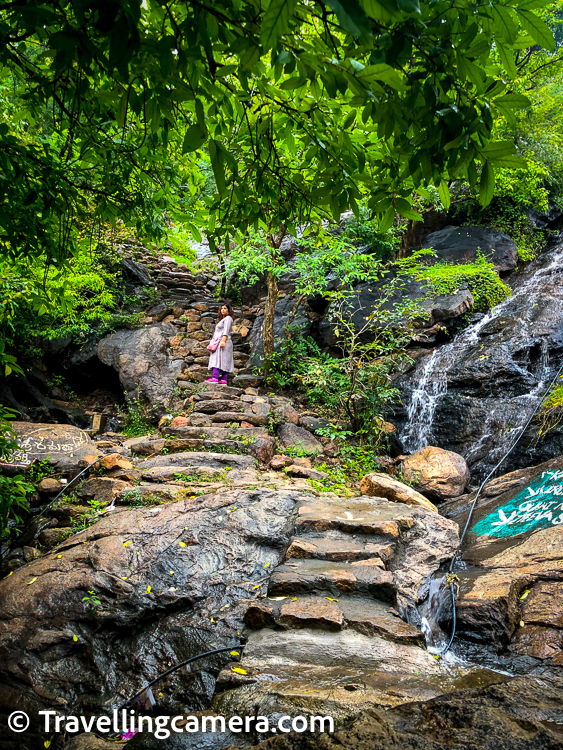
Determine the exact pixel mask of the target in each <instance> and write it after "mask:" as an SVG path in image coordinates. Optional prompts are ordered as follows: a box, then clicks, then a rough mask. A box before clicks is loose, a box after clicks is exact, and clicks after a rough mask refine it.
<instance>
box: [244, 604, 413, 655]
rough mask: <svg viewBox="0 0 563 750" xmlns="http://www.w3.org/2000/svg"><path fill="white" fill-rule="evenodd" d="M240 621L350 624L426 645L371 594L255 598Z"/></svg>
mask: <svg viewBox="0 0 563 750" xmlns="http://www.w3.org/2000/svg"><path fill="white" fill-rule="evenodd" d="M244 622H245V624H246V625H247V626H248V627H249V628H251V629H253V630H256V629H260V628H263V627H276V626H277V627H282V628H285V629H288V630H295V629H299V628H315V629H320V630H331V631H336V630H342V629H344V628H351V629H352V630H356V631H357V632H358V633H362V634H363V635H367V636H369V637H372V636H378V637H382V638H384V639H385V640H389V641H393V642H395V643H407V644H411V645H414V646H420V647H421V648H426V641H425V639H424V634H423V633H422V632H421V631H420V630H418V629H417V628H415V627H414V626H413V625H409V624H408V623H406V622H403V620H401V618H400V617H399V616H398V615H397V614H394V613H393V612H391V611H389V604H388V603H385V602H382V601H379V600H378V599H373V598H371V597H370V598H367V597H361V596H355V597H354V596H340V597H338V600H337V601H333V600H332V598H326V597H318V596H297V597H290V596H284V597H275V598H264V599H257V600H256V601H254V602H252V604H250V606H249V607H248V609H247V610H246V613H245V615H244Z"/></svg>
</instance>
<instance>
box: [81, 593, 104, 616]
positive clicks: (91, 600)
mask: <svg viewBox="0 0 563 750" xmlns="http://www.w3.org/2000/svg"><path fill="white" fill-rule="evenodd" d="M82 601H83V602H87V603H88V604H90V605H91V607H92V614H97V612H98V610H99V608H100V607H101V606H102V602H101V599H100V598H99V597H98V595H97V594H96V592H95V591H88V594H87V595H86V596H83V597H82Z"/></svg>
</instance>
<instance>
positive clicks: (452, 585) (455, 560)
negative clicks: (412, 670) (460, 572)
mask: <svg viewBox="0 0 563 750" xmlns="http://www.w3.org/2000/svg"><path fill="white" fill-rule="evenodd" d="M562 372H563V364H562V365H561V367H560V368H559V370H557V373H556V375H555V377H554V378H553V379H552V380H551V382H550V383H549V385H548V386H547V388H546V389H545V391H544V393H543V395H542V397H541V398H540V400H539V401H538V403H537V404H536V406H535V408H534V411H533V412H532V415H531V416H530V418H529V419H528V421H527V422H526V424H525V425H524V427H523V428H522V429H521V430H520V433H519V435H518V437H517V438H516V440H515V441H514V443H513V444H512V445H511V447H510V448H509V449H508V450H507V451H506V453H505V454H504V455H503V457H502V458H501V459H500V461H499V462H498V463H497V464H496V466H494V467H493V468H492V469H491V471H490V472H489V473H488V474H487V476H486V477H485V479H484V480H483V481H482V482H481V485H480V486H479V489H478V490H477V494H476V495H475V498H474V499H473V502H472V503H471V507H470V508H469V515H468V516H467V521H466V522H465V526H464V527H463V531H462V533H461V536H460V538H459V544H458V545H457V549H456V551H455V554H454V556H453V557H452V560H451V563H450V567H449V573H450V574H452V573H453V571H454V569H455V566H456V564H457V563H458V562H459V560H458V555H459V553H460V551H461V546H462V544H463V540H464V539H465V535H466V534H467V530H468V529H469V524H470V523H471V519H472V517H473V511H474V510H475V507H476V505H477V500H478V499H479V496H480V495H481V492H482V491H483V488H484V487H485V485H486V484H487V482H488V481H489V479H490V478H491V477H492V476H493V474H494V473H495V472H496V471H497V469H499V468H500V466H501V465H502V464H503V463H504V461H505V459H506V458H508V456H509V455H510V454H511V453H512V451H513V450H514V448H516V446H517V445H518V443H519V442H520V439H521V438H522V437H523V435H524V433H525V432H526V430H527V429H528V427H529V426H530V424H531V422H532V420H533V418H534V417H535V416H536V414H537V413H538V411H539V409H540V406H541V405H542V404H543V402H544V400H545V397H546V396H547V394H548V393H549V391H550V390H551V388H552V386H553V384H554V383H555V381H556V380H557V378H558V377H559V376H560V375H561V373H562ZM449 585H450V591H451V594H452V605H453V626H452V636H451V638H450V641H449V643H448V645H447V646H446V647H445V648H444V649H442V651H440V656H443V655H444V654H446V653H447V652H448V651H449V650H450V647H451V645H452V643H453V640H454V638H455V632H456V626H457V618H456V609H455V603H456V593H455V589H456V584H455V583H453V582H452V581H450V583H449Z"/></svg>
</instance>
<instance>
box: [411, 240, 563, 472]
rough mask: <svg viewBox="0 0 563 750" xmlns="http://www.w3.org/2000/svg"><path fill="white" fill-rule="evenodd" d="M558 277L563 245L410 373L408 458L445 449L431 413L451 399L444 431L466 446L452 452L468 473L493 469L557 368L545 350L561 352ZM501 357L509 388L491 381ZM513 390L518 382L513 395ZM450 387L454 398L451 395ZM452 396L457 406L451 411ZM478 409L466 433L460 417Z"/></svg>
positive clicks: (562, 305) (562, 297)
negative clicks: (419, 452)
mask: <svg viewBox="0 0 563 750" xmlns="http://www.w3.org/2000/svg"><path fill="white" fill-rule="evenodd" d="M562 273H563V246H562V245H558V246H557V247H556V248H555V249H554V250H553V251H551V252H550V253H548V254H545V255H544V256H542V257H541V258H538V259H537V260H536V261H534V263H533V264H531V266H530V268H529V269H528V270H527V271H526V272H525V273H524V274H523V275H522V277H521V278H520V279H519V280H518V282H517V285H516V288H515V290H514V292H513V294H512V296H511V297H509V298H508V299H506V300H505V301H504V302H502V303H501V304H499V305H497V306H496V307H495V308H493V309H492V310H490V311H489V312H488V313H487V314H486V315H484V316H483V317H482V318H481V319H480V320H479V321H478V322H476V323H474V324H473V325H471V326H469V327H468V328H466V329H465V330H464V331H462V332H461V333H460V334H459V335H458V336H456V338H455V339H453V340H452V341H451V342H450V343H448V344H446V345H444V346H441V347H438V348H436V349H435V350H434V351H433V352H432V354H431V355H429V356H428V357H427V358H426V359H425V361H424V362H421V363H420V364H419V365H418V366H417V367H416V369H415V370H414V372H413V374H412V376H411V377H410V382H407V384H406V387H405V388H404V391H406V393H405V396H406V398H405V401H406V413H407V419H406V421H405V423H404V426H403V428H402V430H401V432H400V438H401V441H402V443H403V445H404V447H405V449H406V450H407V451H409V452H413V451H416V450H419V449H420V448H423V447H425V446H426V445H430V444H433V445H438V446H441V447H445V448H450V447H451V445H449V444H447V442H446V441H445V440H442V441H440V437H439V436H437V435H436V433H437V432H439V431H440V430H442V431H443V424H442V422H443V419H442V421H441V422H440V421H437V419H438V417H439V413H437V412H440V407H441V406H443V405H444V403H445V400H446V399H447V398H449V399H450V407H449V411H448V415H447V416H448V419H449V420H450V426H452V425H453V426H454V427H455V428H456V429H454V430H450V434H451V433H452V432H454V434H456V435H457V434H463V436H464V440H465V442H463V441H462V440H461V439H460V441H459V443H460V444H461V446H462V447H461V449H460V448H459V447H457V450H458V452H461V453H463V454H464V456H465V457H466V459H467V460H468V463H469V464H470V466H471V465H472V464H475V463H477V462H479V466H480V467H481V466H483V469H484V468H485V464H491V465H492V464H493V462H494V461H495V459H496V458H497V457H498V456H500V455H501V454H502V451H503V450H505V449H506V447H507V446H508V445H510V444H511V442H512V438H513V436H514V435H515V434H516V432H517V431H518V430H519V429H520V428H521V427H522V426H523V425H524V424H525V421H526V419H527V415H529V414H530V413H531V411H532V410H533V409H534V406H535V405H536V404H537V399H538V398H539V397H540V396H541V394H542V393H543V392H544V389H545V384H546V383H547V382H548V379H549V375H550V371H551V370H552V369H553V367H554V366H555V364H554V363H550V347H551V348H554V347H555V348H558V349H560V348H561V345H560V344H559V343H558V342H559V341H560V340H562V339H563V336H562V332H563V285H562V284H561V278H560V275H561V274H562ZM554 342H555V343H554ZM532 352H534V354H533V357H532V354H531V353H532ZM505 355H506V356H505ZM503 358H504V359H505V360H506V361H508V360H509V366H510V370H508V369H507V370H506V371H505V372H503V373H502V374H503V375H504V376H506V375H507V373H508V376H509V377H505V380H506V381H507V382H508V385H506V384H505V382H501V379H500V378H499V377H497V375H496V373H497V372H498V371H499V368H501V369H502V367H503V361H504V359H503ZM490 362H494V364H495V366H496V368H497V370H496V371H495V369H494V368H492V369H491V371H490V373H487V371H486V369H485V365H486V363H490ZM460 363H462V364H461V365H460ZM467 363H469V364H467ZM499 363H500V364H499ZM464 366H465V370H463V367H464ZM507 367H508V366H507ZM460 370H461V371H460ZM483 373H484V374H483ZM472 378H473V381H472V380H471V379H472ZM452 383H453V386H452ZM512 383H516V385H515V386H514V388H513V387H512ZM452 387H454V389H456V390H455V393H451V392H450V391H451V389H452ZM409 391H410V393H409ZM513 391H514V392H513ZM454 395H455V397H456V398H457V399H458V401H457V402H455V403H454V404H453V408H452V405H451V402H452V399H453V397H454ZM407 399H408V400H407ZM477 403H479V404H480V407H481V412H480V417H479V419H478V420H477V424H475V420H474V424H472V425H471V429H467V428H466V426H465V425H464V424H463V415H464V414H465V413H467V410H468V408H469V406H470V405H472V404H477ZM458 404H459V406H457V405H458ZM483 404H486V408H485V409H484V408H483ZM462 407H463V408H462ZM464 408H465V410H466V411H465V412H464V411H463V409H464ZM456 420H458V421H457V422H456ZM441 434H443V432H442V433H441ZM466 435H467V437H466ZM443 443H446V444H443ZM452 449H453V450H456V447H454V448H452Z"/></svg>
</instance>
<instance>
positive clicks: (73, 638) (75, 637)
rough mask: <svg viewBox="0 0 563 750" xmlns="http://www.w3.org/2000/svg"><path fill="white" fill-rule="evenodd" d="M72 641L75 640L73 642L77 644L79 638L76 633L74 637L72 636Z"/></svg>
mask: <svg viewBox="0 0 563 750" xmlns="http://www.w3.org/2000/svg"><path fill="white" fill-rule="evenodd" d="M72 640H73V641H74V642H75V643H76V641H77V640H78V636H77V635H76V633H75V634H74V635H73V636H72Z"/></svg>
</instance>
